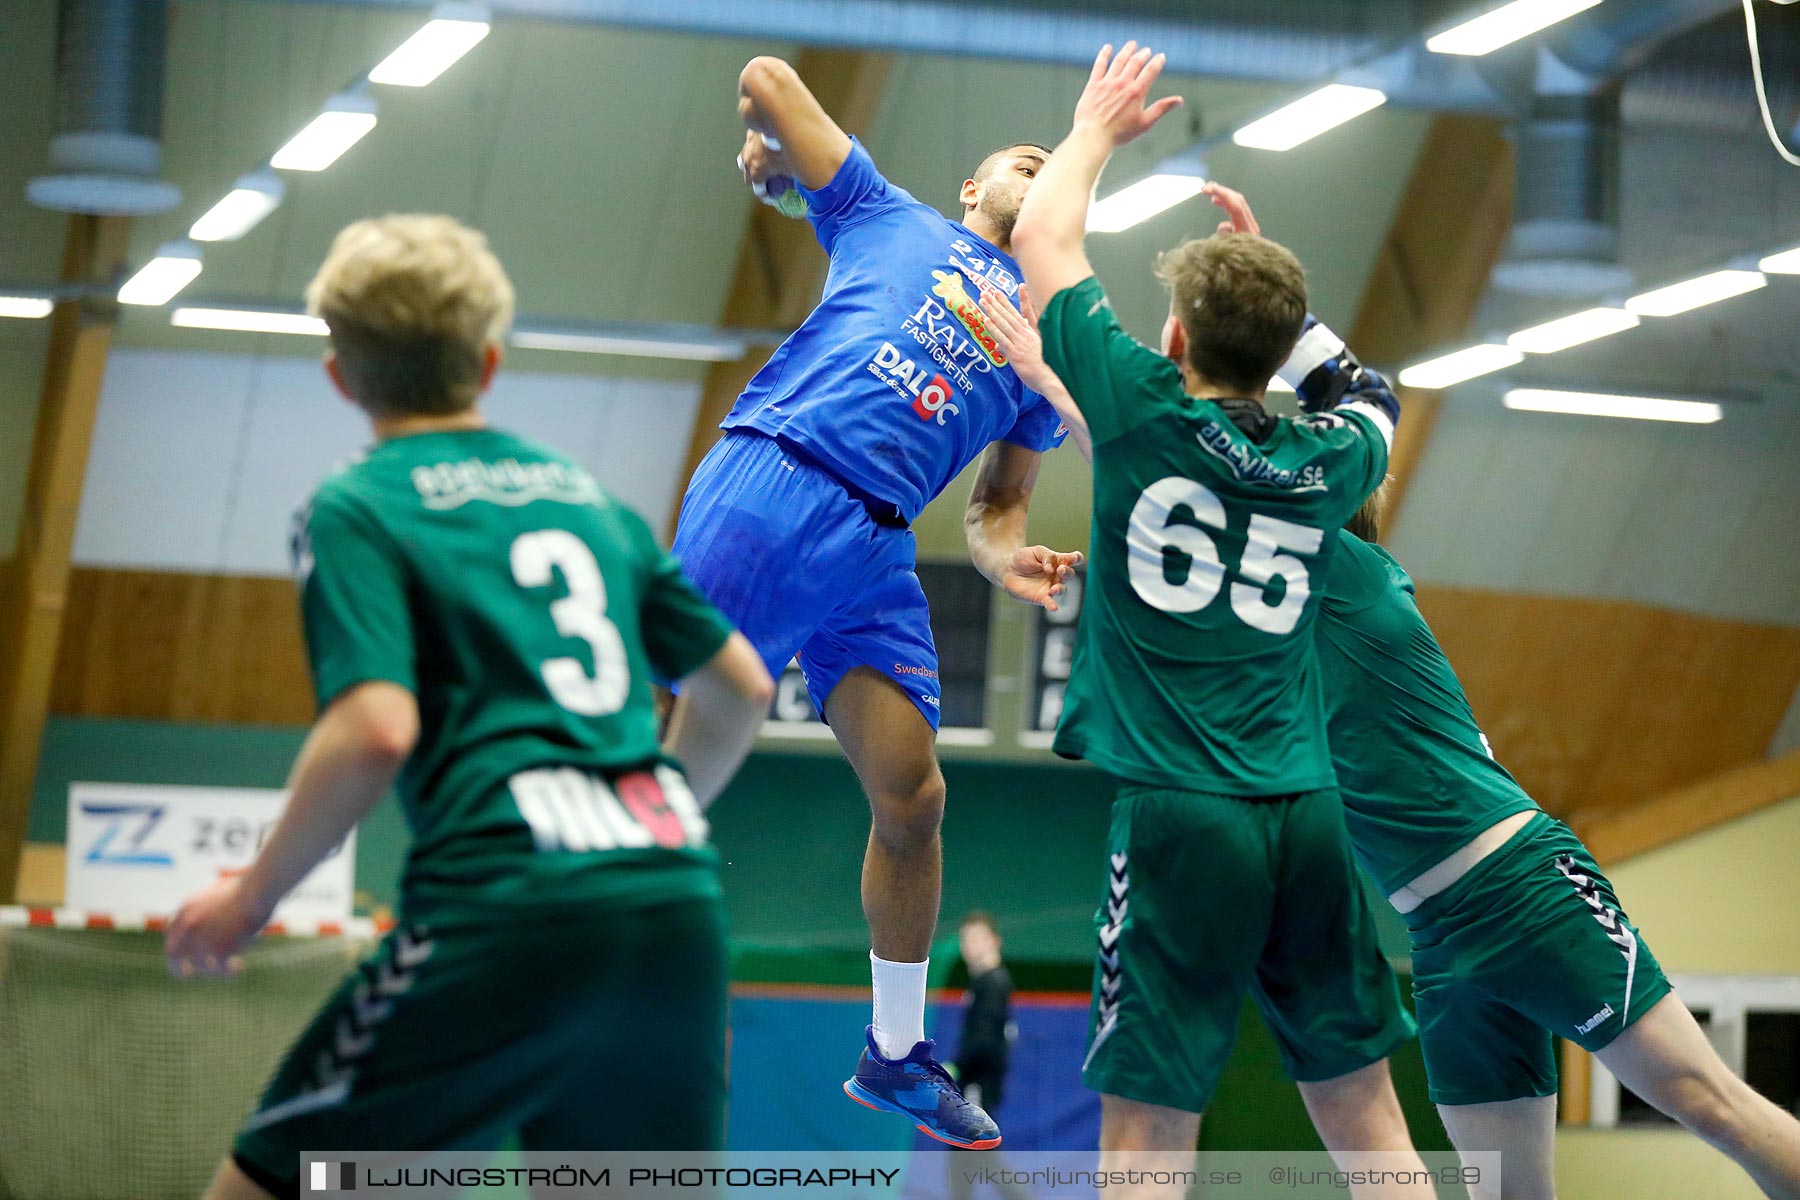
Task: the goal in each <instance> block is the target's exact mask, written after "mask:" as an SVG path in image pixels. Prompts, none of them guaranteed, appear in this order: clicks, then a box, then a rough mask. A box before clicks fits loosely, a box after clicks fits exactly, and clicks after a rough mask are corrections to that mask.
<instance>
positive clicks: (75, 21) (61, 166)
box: [25, 0, 181, 216]
mask: <svg viewBox="0 0 1800 1200" xmlns="http://www.w3.org/2000/svg"><path fill="white" fill-rule="evenodd" d="M56 16H57V20H56V133H55V135H54V136H53V137H52V138H51V140H50V167H51V173H50V174H48V175H43V176H40V177H38V178H36V179H33V180H32V181H31V182H30V183H29V184H28V185H27V186H26V189H25V194H26V197H27V198H28V199H29V200H30V201H31V202H32V203H33V204H36V205H38V206H39V207H41V208H51V209H56V210H58V211H60V212H78V213H98V214H114V215H121V216H123V215H143V214H149V213H161V212H167V211H169V210H170V209H172V208H174V207H175V206H176V205H178V204H180V203H181V190H180V189H179V188H177V187H176V186H175V185H174V184H172V183H168V182H166V181H165V180H163V179H162V178H160V173H161V170H162V85H163V54H164V42H165V38H166V34H167V23H168V6H167V3H166V0H61V3H60V4H59V5H58V7H57V14H56Z"/></svg>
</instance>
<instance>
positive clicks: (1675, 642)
mask: <svg viewBox="0 0 1800 1200" xmlns="http://www.w3.org/2000/svg"><path fill="white" fill-rule="evenodd" d="M1419 607H1420V608H1421V610H1422V611H1423V612H1424V613H1425V616H1426V618H1427V619H1428V620H1430V622H1431V624H1432V628H1433V629H1435V630H1436V631H1437V635H1438V640H1439V642H1441V643H1442V644H1443V647H1444V652H1445V653H1446V654H1448V655H1449V656H1450V661H1451V663H1452V664H1453V665H1454V666H1455V667H1456V671H1457V674H1458V675H1459V676H1460V677H1461V679H1462V681H1463V686H1464V687H1465V688H1466V689H1467V691H1468V693H1469V700H1470V702H1471V703H1472V704H1473V705H1474V707H1475V715H1476V717H1477V718H1478V719H1479V720H1480V721H1481V722H1482V726H1483V728H1484V729H1486V731H1487V734H1488V737H1489V739H1490V740H1491V741H1492V742H1493V744H1494V749H1495V752H1496V753H1497V754H1498V755H1499V756H1500V759H1501V761H1502V762H1504V763H1505V764H1506V766H1507V768H1508V769H1509V770H1511V771H1512V772H1513V774H1514V775H1516V776H1517V777H1518V779H1519V782H1520V783H1521V784H1523V785H1524V786H1525V788H1526V789H1527V790H1528V791H1530V792H1531V794H1532V795H1533V796H1534V797H1536V798H1537V800H1538V802H1539V803H1541V804H1542V805H1543V806H1544V807H1545V808H1547V809H1549V810H1550V811H1551V812H1554V813H1556V814H1557V815H1558V816H1562V817H1565V818H1568V817H1573V816H1577V815H1579V816H1581V817H1587V818H1591V817H1592V816H1594V815H1597V814H1601V813H1606V812H1610V811H1614V810H1617V809H1619V808H1622V807H1625V806H1627V805H1631V804H1635V803H1638V802H1640V801H1643V800H1646V799H1648V798H1650V797H1652V796H1656V795H1658V794H1660V793H1662V792H1666V791H1669V790H1671V789H1673V788H1678V787H1682V786H1684V785H1686V784H1689V783H1692V782H1694V781H1696V780H1700V779H1704V778H1706V777H1708V776H1711V775H1714V774H1716V773H1718V772H1720V771H1722V770H1725V769H1727V768H1729V767H1735V766H1738V765H1740V764H1742V763H1746V762H1754V761H1758V760H1760V759H1762V758H1763V757H1764V755H1765V754H1766V753H1767V751H1768V747H1769V743H1770V740H1771V739H1772V738H1773V737H1774V734H1775V730H1776V728H1777V726H1779V725H1780V723H1781V719H1782V716H1783V714H1784V713H1785V712H1786V710H1787V706H1788V702H1789V701H1790V700H1791V698H1792V697H1793V695H1794V691H1795V689H1796V687H1800V629H1793V628H1786V627H1781V626H1768V625H1751V624H1745V623H1741V622H1736V621H1724V620H1717V619H1714V618H1709V617H1702V616H1696V615H1693V614H1691V613H1680V612H1673V611H1670V610H1668V609H1660V608H1651V607H1648V606H1645V605H1639V604H1629V603H1624V602H1620V601H1605V600H1584V599H1576V598H1571V597H1558V596H1522V595H1509V594H1506V593H1500V592H1488V591H1478V590H1474V589H1468V588H1450V587H1437V586H1430V585H1421V586H1420V588H1419Z"/></svg>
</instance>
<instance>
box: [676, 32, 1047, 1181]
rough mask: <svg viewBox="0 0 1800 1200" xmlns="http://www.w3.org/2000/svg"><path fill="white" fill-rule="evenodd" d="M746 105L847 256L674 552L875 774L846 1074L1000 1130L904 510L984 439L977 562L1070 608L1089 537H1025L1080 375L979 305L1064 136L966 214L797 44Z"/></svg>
mask: <svg viewBox="0 0 1800 1200" xmlns="http://www.w3.org/2000/svg"><path fill="white" fill-rule="evenodd" d="M738 111H739V113H740V115H741V116H742V117H743V119H744V124H745V126H746V128H747V130H748V132H747V134H746V137H745V143H744V151H743V157H742V163H743V168H744V175H745V178H746V181H747V182H748V183H749V184H750V185H751V186H752V187H753V188H755V189H756V190H757V191H758V193H759V194H762V193H763V192H764V191H769V192H777V191H779V190H780V188H781V186H782V185H783V184H786V183H788V182H789V181H791V183H792V186H793V187H794V189H795V190H796V191H797V192H798V194H799V196H800V198H801V199H803V200H804V201H805V204H806V217H807V220H809V221H810V222H811V223H812V226H813V229H814V231H815V232H816V233H817V234H818V238H819V242H820V244H821V245H822V246H824V248H825V251H826V253H827V254H828V255H829V256H830V259H831V269H830V273H829V275H828V276H827V278H826V281H825V293H824V296H823V298H822V299H821V300H820V301H819V305H818V307H817V308H815V309H814V310H813V312H812V315H811V316H809V317H807V319H806V321H805V322H804V323H803V324H802V325H801V326H800V328H799V329H798V330H796V331H795V332H794V333H793V335H792V336H790V337H789V338H788V339H787V341H786V342H785V343H783V344H782V346H781V348H780V349H779V350H777V351H776V352H775V355H774V357H772V358H771V359H770V360H769V363H768V365H767V366H765V367H764V368H763V369H762V370H761V371H759V372H757V374H756V377H755V378H754V379H752V380H751V381H750V384H749V386H748V387H747V388H745V390H744V394H743V395H742V397H740V398H739V400H738V403H737V407H735V408H734V409H733V410H732V411H731V415H730V416H728V417H727V418H726V419H725V422H724V429H725V433H724V436H723V437H722V438H721V439H720V441H719V443H718V445H716V446H715V447H714V448H713V450H712V452H711V453H710V454H708V455H707V457H706V459H705V460H704V461H703V462H702V463H701V464H700V466H699V469H698V470H696V471H695V473H694V478H693V480H692V481H691V482H690V483H689V484H688V491H687V496H686V498H685V499H684V500H683V502H682V507H681V520H680V526H679V529H678V530H677V533H676V536H675V553H676V554H677V555H678V556H679V557H680V558H681V560H682V561H683V563H684V564H685V565H686V568H687V570H688V571H689V573H690V574H691V576H692V577H693V579H694V581H695V583H697V584H698V585H699V587H700V589H701V590H702V591H703V592H705V593H706V595H707V596H708V597H709V598H710V599H711V600H712V602H713V603H714V604H716V605H717V606H718V607H719V608H721V609H722V610H723V611H724V612H725V613H726V614H727V615H728V616H729V617H730V619H731V620H732V621H733V622H734V623H735V624H736V625H737V626H738V627H739V628H740V629H742V630H743V632H744V633H745V634H746V635H747V636H748V637H749V638H750V640H751V641H752V642H753V643H754V644H755V645H756V648H757V649H758V650H759V651H760V652H761V654H762V656H763V660H764V661H765V662H766V663H767V664H768V666H769V669H770V670H771V671H776V672H778V671H780V670H781V668H782V667H783V666H785V665H786V664H787V662H788V660H789V659H790V658H792V657H793V656H794V655H795V654H798V655H799V657H800V665H801V667H802V669H803V670H804V672H805V675H806V685H807V690H808V692H809V693H810V694H811V696H812V700H813V703H814V704H815V705H816V706H817V707H818V709H819V711H820V713H821V714H822V715H823V716H824V717H825V719H826V720H827V721H828V722H829V723H830V725H831V728H832V731H833V732H834V733H835V734H836V735H837V739H838V742H839V744H840V745H842V746H843V748H844V752H845V754H846V755H847V756H848V757H849V759H850V763H851V766H853V767H854V768H855V770H856V774H857V778H858V779H859V780H860V781H861V783H862V786H863V790H864V791H865V792H866V793H867V795H868V798H869V808H870V811H871V813H872V816H873V822H872V825H873V828H872V830H871V832H870V835H869V843H868V848H867V850H866V852H865V854H864V857H863V873H862V903H863V913H864V915H865V916H866V917H867V919H868V922H869V933H870V940H871V943H872V946H873V949H872V950H871V952H870V955H869V959H870V963H871V966H872V973H873V976H874V985H875V1012H874V1023H873V1024H872V1025H871V1026H870V1027H869V1031H868V1039H867V1041H868V1044H867V1047H866V1049H865V1050H864V1052H863V1055H862V1058H861V1060H860V1061H859V1062H858V1064H857V1068H856V1074H855V1075H854V1076H853V1077H852V1078H851V1079H849V1080H848V1081H847V1082H846V1083H845V1084H844V1091H845V1092H846V1093H847V1094H848V1095H849V1096H850V1098H851V1099H853V1100H855V1101H857V1102H858V1103H861V1104H863V1105H865V1106H867V1107H870V1108H875V1109H880V1110H884V1111H889V1112H895V1113H899V1114H900V1115H902V1116H904V1117H906V1118H907V1119H908V1120H910V1121H911V1122H912V1123H913V1124H915V1125H916V1126H917V1127H918V1128H919V1129H920V1130H922V1131H923V1132H925V1133H927V1134H929V1135H931V1136H932V1137H935V1138H937V1139H938V1140H939V1141H943V1142H948V1143H949V1144H951V1145H953V1146H961V1147H968V1148H976V1149H987V1148H990V1147H993V1146H997V1145H999V1143H1000V1130H999V1129H998V1128H997V1127H996V1126H995V1124H994V1122H993V1121H992V1120H990V1119H989V1117H988V1115H987V1114H986V1113H985V1112H983V1111H982V1110H981V1109H980V1108H979V1107H978V1106H977V1105H974V1104H971V1103H969V1102H968V1101H967V1100H965V1099H964V1098H963V1096H962V1095H961V1093H960V1092H958V1091H957V1089H956V1085H955V1084H954V1083H953V1082H951V1079H950V1077H949V1075H948V1074H946V1073H945V1071H944V1069H943V1067H942V1066H940V1065H939V1064H938V1061H937V1059H936V1057H935V1054H934V1052H933V1045H932V1043H931V1042H929V1041H927V1040H926V1039H925V971H926V956H927V954H928V952H929V949H930V945H931V938H932V933H933V931H934V930H935V928H936V926H937V916H938V900H939V892H940V890H941V884H942V861H941V859H942V854H941V843H940V841H939V835H938V830H939V825H940V823H941V821H942V818H943V811H944V778H943V775H942V774H941V773H940V771H939V770H938V764H937V754H936V738H937V726H938V699H939V687H938V669H937V668H938V662H937V650H936V648H935V647H934V646H933V644H932V640H931V625H930V614H929V612H928V610H927V608H926V604H925V594H924V592H923V591H922V590H921V589H920V587H919V579H918V576H917V574H916V573H915V572H914V558H915V544H914V539H913V535H912V533H911V531H910V530H909V528H908V526H909V525H910V524H911V522H912V521H913V519H914V518H916V517H917V516H918V515H919V511H920V510H921V509H923V508H924V507H925V505H926V504H927V503H928V502H929V501H930V500H932V499H933V498H934V497H935V496H937V495H938V493H940V492H942V491H943V490H944V488H945V487H946V486H947V485H948V484H949V483H950V481H951V480H952V479H954V478H955V477H956V476H957V474H958V473H960V472H961V471H962V469H963V468H964V467H966V466H968V465H969V464H970V463H971V462H972V461H974V460H975V458H976V457H977V456H982V463H981V467H980V469H979V471H978V473H977V478H976V481H975V486H974V490H973V492H972V493H971V495H970V497H969V506H968V512H967V515H966V517H965V526H966V528H967V531H968V541H969V553H970V556H971V557H972V558H973V559H974V561H975V564H976V566H977V567H979V568H980V570H981V572H982V573H983V574H984V575H986V576H987V578H989V579H990V580H992V581H993V582H994V583H995V584H997V585H999V586H1000V587H1003V588H1005V589H1006V590H1007V591H1008V592H1009V593H1011V594H1012V595H1014V596H1016V597H1018V598H1019V599H1021V600H1024V601H1027V602H1029V603H1033V604H1041V605H1043V606H1044V607H1046V608H1051V609H1054V608H1055V607H1056V599H1055V597H1056V596H1057V595H1058V594H1059V593H1060V592H1061V591H1062V589H1063V581H1064V580H1065V579H1066V578H1067V577H1068V575H1069V573H1070V572H1071V570H1073V568H1074V567H1075V565H1076V564H1078V563H1079V562H1080V561H1081V556H1080V555H1079V554H1058V553H1053V552H1052V551H1050V550H1048V549H1046V548H1045V547H1043V546H1028V545H1026V544H1025V516H1026V507H1027V504H1028V503H1029V500H1030V497H1031V488H1032V484H1033V483H1034V482H1035V480H1036V477H1037V470H1038V460H1039V456H1040V455H1041V454H1042V452H1043V451H1045V450H1049V449H1051V448H1052V447H1054V446H1056V445H1058V444H1060V443H1061V441H1062V440H1063V438H1064V436H1065V430H1064V429H1063V428H1062V426H1061V424H1060V421H1059V418H1058V417H1057V415H1056V410H1055V409H1054V408H1053V407H1052V406H1051V404H1050V403H1049V401H1048V400H1047V399H1046V398H1045V396H1044V395H1043V394H1042V389H1043V388H1044V387H1046V386H1048V387H1060V386H1061V385H1060V384H1057V383H1055V382H1054V378H1053V377H1052V378H1051V379H1050V380H1048V381H1045V380H1039V379H1036V378H1031V379H1022V378H1020V376H1019V374H1018V372H1017V371H1015V370H1014V369H1013V367H1012V366H1011V364H1010V363H1009V362H1008V361H1007V358H1006V355H1005V354H1004V353H1003V352H1002V351H1001V349H1000V347H999V344H998V343H997V342H996V340H995V339H994V336H993V334H992V332H991V331H990V330H989V328H988V325H987V320H986V318H985V317H984V316H983V315H982V312H981V307H980V296H981V293H982V291H983V290H984V289H997V290H998V291H999V292H1001V293H1003V294H1005V295H1007V296H1015V297H1016V295H1017V294H1018V290H1019V278H1020V275H1019V268H1018V266H1017V264H1016V263H1014V261H1013V259H1012V256H1011V254H1010V253H1008V246H1009V244H1010V242H1011V238H1012V227H1013V221H1014V220H1015V219H1016V218H1017V216H1018V213H1019V204H1020V202H1021V200H1022V199H1023V198H1024V195H1025V191H1026V189H1027V188H1029V187H1030V186H1031V181H1032V179H1033V178H1034V177H1035V176H1036V174H1037V171H1038V168H1040V167H1041V166H1042V165H1043V164H1044V161H1045V159H1046V157H1047V156H1048V154H1049V151H1047V150H1045V149H1044V148H1042V147H1040V146H1035V145H1029V144H1024V143H1019V144H1014V145H1010V146H1005V147H1002V148H1001V149H999V150H997V151H995V152H994V153H992V154H990V155H988V156H987V158H985V159H984V160H982V162H981V164H980V166H979V167H977V168H976V170H975V173H974V175H973V177H972V178H970V179H968V180H966V181H965V182H964V183H963V185H962V196H961V199H962V206H963V212H962V218H963V219H962V221H960V222H957V221H951V220H947V219H945V218H944V216H943V215H942V214H940V213H939V212H937V211H936V210H935V209H933V208H931V207H930V206H929V205H926V204H923V203H921V202H920V201H918V200H915V199H914V198H913V197H912V196H910V195H908V194H907V193H906V192H905V191H903V190H901V189H900V188H898V187H895V186H894V185H893V184H891V183H889V182H888V181H887V180H886V179H884V178H882V176H881V173H880V172H879V171H878V170H876V168H875V163H874V162H873V161H872V160H871V159H870V157H869V154H868V151H866V150H865V149H863V147H862V146H861V145H860V144H858V143H857V142H856V141H855V140H854V139H852V138H851V137H849V136H848V135H847V134H845V133H844V131H843V130H842V129H840V128H838V126H837V124H836V122H834V121H833V120H832V119H831V117H830V116H828V115H827V114H826V112H825V111H824V109H822V108H821V107H820V106H819V102H818V101H817V100H816V99H814V97H813V95H812V93H811V92H810V91H808V90H807V88H806V85H805V84H804V83H802V82H801V80H800V77H799V76H798V75H797V74H795V72H794V70H793V68H792V67H790V66H789V65H788V64H787V63H785V62H782V61H781V60H779V59H774V58H757V59H753V60H751V62H750V63H749V65H748V66H746V67H745V68H744V71H743V74H742V75H741V76H740V78H739V101H738ZM771 181H774V182H773V183H771ZM1034 388H1035V389H1038V390H1034ZM983 451H986V453H985V455H984V454H983Z"/></svg>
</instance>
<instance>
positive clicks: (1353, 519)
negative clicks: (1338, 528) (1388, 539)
mask: <svg viewBox="0 0 1800 1200" xmlns="http://www.w3.org/2000/svg"><path fill="white" fill-rule="evenodd" d="M1393 482H1394V477H1393V476H1392V475H1385V476H1383V477H1382V480H1381V482H1380V483H1379V484H1377V485H1376V487H1375V490H1374V491H1372V492H1370V493H1369V498H1368V499H1367V500H1364V501H1363V502H1362V506H1361V507H1360V508H1358V509H1357V510H1356V511H1355V512H1354V513H1352V514H1350V519H1349V520H1348V521H1346V522H1344V531H1345V532H1346V533H1350V534H1353V535H1354V536H1356V537H1359V538H1361V539H1362V540H1363V541H1365V542H1368V543H1369V544H1370V545H1374V544H1376V543H1378V542H1380V541H1381V521H1382V518H1383V517H1385V516H1387V503H1388V491H1389V485H1391V484H1392V483H1393Z"/></svg>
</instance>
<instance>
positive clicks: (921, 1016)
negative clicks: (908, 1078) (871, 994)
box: [869, 950, 931, 1059]
mask: <svg viewBox="0 0 1800 1200" xmlns="http://www.w3.org/2000/svg"><path fill="white" fill-rule="evenodd" d="M930 966H931V960H930V959H927V960H925V961H924V962H916V963H909V962H889V961H888V960H887V959H885V958H881V957H880V956H878V955H877V954H876V953H875V952H874V951H873V950H871V951H869V974H870V977H871V979H872V980H873V982H874V987H875V1015H874V1021H873V1024H874V1026H875V1048H876V1049H877V1050H880V1051H881V1055H882V1057H883V1058H890V1059H892V1058H905V1057H906V1056H907V1055H908V1054H910V1053H912V1048H913V1047H914V1046H916V1045H918V1044H919V1043H920V1042H922V1041H924V1040H925V980H926V974H927V972H928V970H929V969H930Z"/></svg>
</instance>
